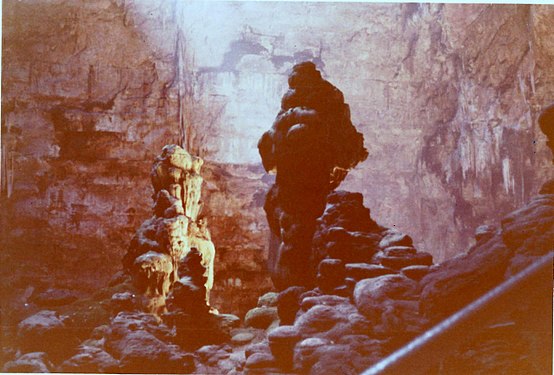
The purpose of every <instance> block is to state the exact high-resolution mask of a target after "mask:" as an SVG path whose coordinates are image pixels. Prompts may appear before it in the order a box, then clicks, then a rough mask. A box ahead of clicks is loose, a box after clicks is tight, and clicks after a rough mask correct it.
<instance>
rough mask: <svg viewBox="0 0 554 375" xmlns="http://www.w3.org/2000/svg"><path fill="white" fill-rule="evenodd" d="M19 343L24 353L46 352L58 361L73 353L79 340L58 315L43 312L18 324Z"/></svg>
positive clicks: (51, 312)
mask: <svg viewBox="0 0 554 375" xmlns="http://www.w3.org/2000/svg"><path fill="white" fill-rule="evenodd" d="M17 342H18V346H19V348H20V349H21V350H22V351H23V352H45V353H48V354H49V356H50V357H51V359H52V360H54V361H57V360H60V359H62V358H63V357H66V356H67V355H68V354H70V353H71V350H73V349H74V348H75V347H76V346H77V344H78V339H77V336H76V335H74V334H73V331H72V330H71V329H69V327H67V326H66V325H65V324H64V321H63V319H62V317H60V316H59V315H58V313H56V312H54V311H49V310H43V311H40V312H38V313H36V314H35V315H32V316H30V317H28V318H26V319H24V320H23V321H21V322H20V323H19V324H18V326H17Z"/></svg>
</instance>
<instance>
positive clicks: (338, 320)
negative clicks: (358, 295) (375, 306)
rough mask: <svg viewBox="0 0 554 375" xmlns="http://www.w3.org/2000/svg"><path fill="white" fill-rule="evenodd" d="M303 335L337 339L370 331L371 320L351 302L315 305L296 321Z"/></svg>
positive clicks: (295, 323) (295, 324) (296, 325)
mask: <svg viewBox="0 0 554 375" xmlns="http://www.w3.org/2000/svg"><path fill="white" fill-rule="evenodd" d="M294 326H295V327H297V328H298V330H299V332H300V333H301V334H302V336H303V337H320V338H325V339H329V340H333V341H336V340H338V338H339V337H341V336H344V335H346V334H352V333H355V332H357V333H366V334H367V333H370V325H369V321H368V320H367V319H366V318H364V317H363V316H362V315H360V314H359V313H358V310H357V309H356V307H355V306H353V305H352V304H350V303H342V304H337V305H335V306H329V305H314V306H313V307H311V308H310V309H309V310H308V311H306V312H304V313H302V314H300V315H299V317H298V318H297V319H296V321H295V322H294Z"/></svg>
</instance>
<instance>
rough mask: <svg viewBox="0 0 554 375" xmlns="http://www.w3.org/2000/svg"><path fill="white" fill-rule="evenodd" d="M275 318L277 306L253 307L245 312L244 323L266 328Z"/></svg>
mask: <svg viewBox="0 0 554 375" xmlns="http://www.w3.org/2000/svg"><path fill="white" fill-rule="evenodd" d="M277 319H279V315H278V314H277V307H265V306H264V307H255V308H253V309H252V310H250V311H248V312H247V313H246V316H245V317H244V324H245V326H247V327H253V328H260V329H266V328H267V327H269V326H270V324H271V323H273V321H275V320H277Z"/></svg>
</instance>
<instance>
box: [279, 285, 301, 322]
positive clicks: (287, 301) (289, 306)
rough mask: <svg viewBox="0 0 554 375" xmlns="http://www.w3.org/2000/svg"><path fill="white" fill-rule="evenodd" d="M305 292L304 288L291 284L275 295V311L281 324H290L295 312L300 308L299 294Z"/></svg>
mask: <svg viewBox="0 0 554 375" xmlns="http://www.w3.org/2000/svg"><path fill="white" fill-rule="evenodd" d="M304 292H306V288H304V287H300V286H292V287H290V288H287V289H285V290H284V291H282V292H281V293H279V296H278V297H277V313H278V315H279V320H281V324H292V323H293V322H294V318H295V317H296V313H297V312H298V310H299V309H300V302H301V295H302V294H303V293H304Z"/></svg>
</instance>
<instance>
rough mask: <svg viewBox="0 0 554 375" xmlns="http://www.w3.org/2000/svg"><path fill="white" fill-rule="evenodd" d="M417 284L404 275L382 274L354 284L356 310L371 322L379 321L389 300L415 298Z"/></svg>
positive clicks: (416, 295)
mask: <svg viewBox="0 0 554 375" xmlns="http://www.w3.org/2000/svg"><path fill="white" fill-rule="evenodd" d="M417 297H418V285H417V283H416V282H415V281H413V280H411V279H409V278H407V277H406V276H404V275H384V276H380V277H376V278H373V279H364V280H361V281H360V282H358V283H357V284H356V288H355V289H354V301H355V303H356V307H357V308H358V310H359V311H360V312H361V313H362V314H363V315H365V316H366V317H367V318H368V319H370V320H371V321H372V322H379V321H380V319H381V314H382V313H383V311H384V310H385V308H386V302H388V301H390V300H412V301H413V300H416V299H417Z"/></svg>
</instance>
